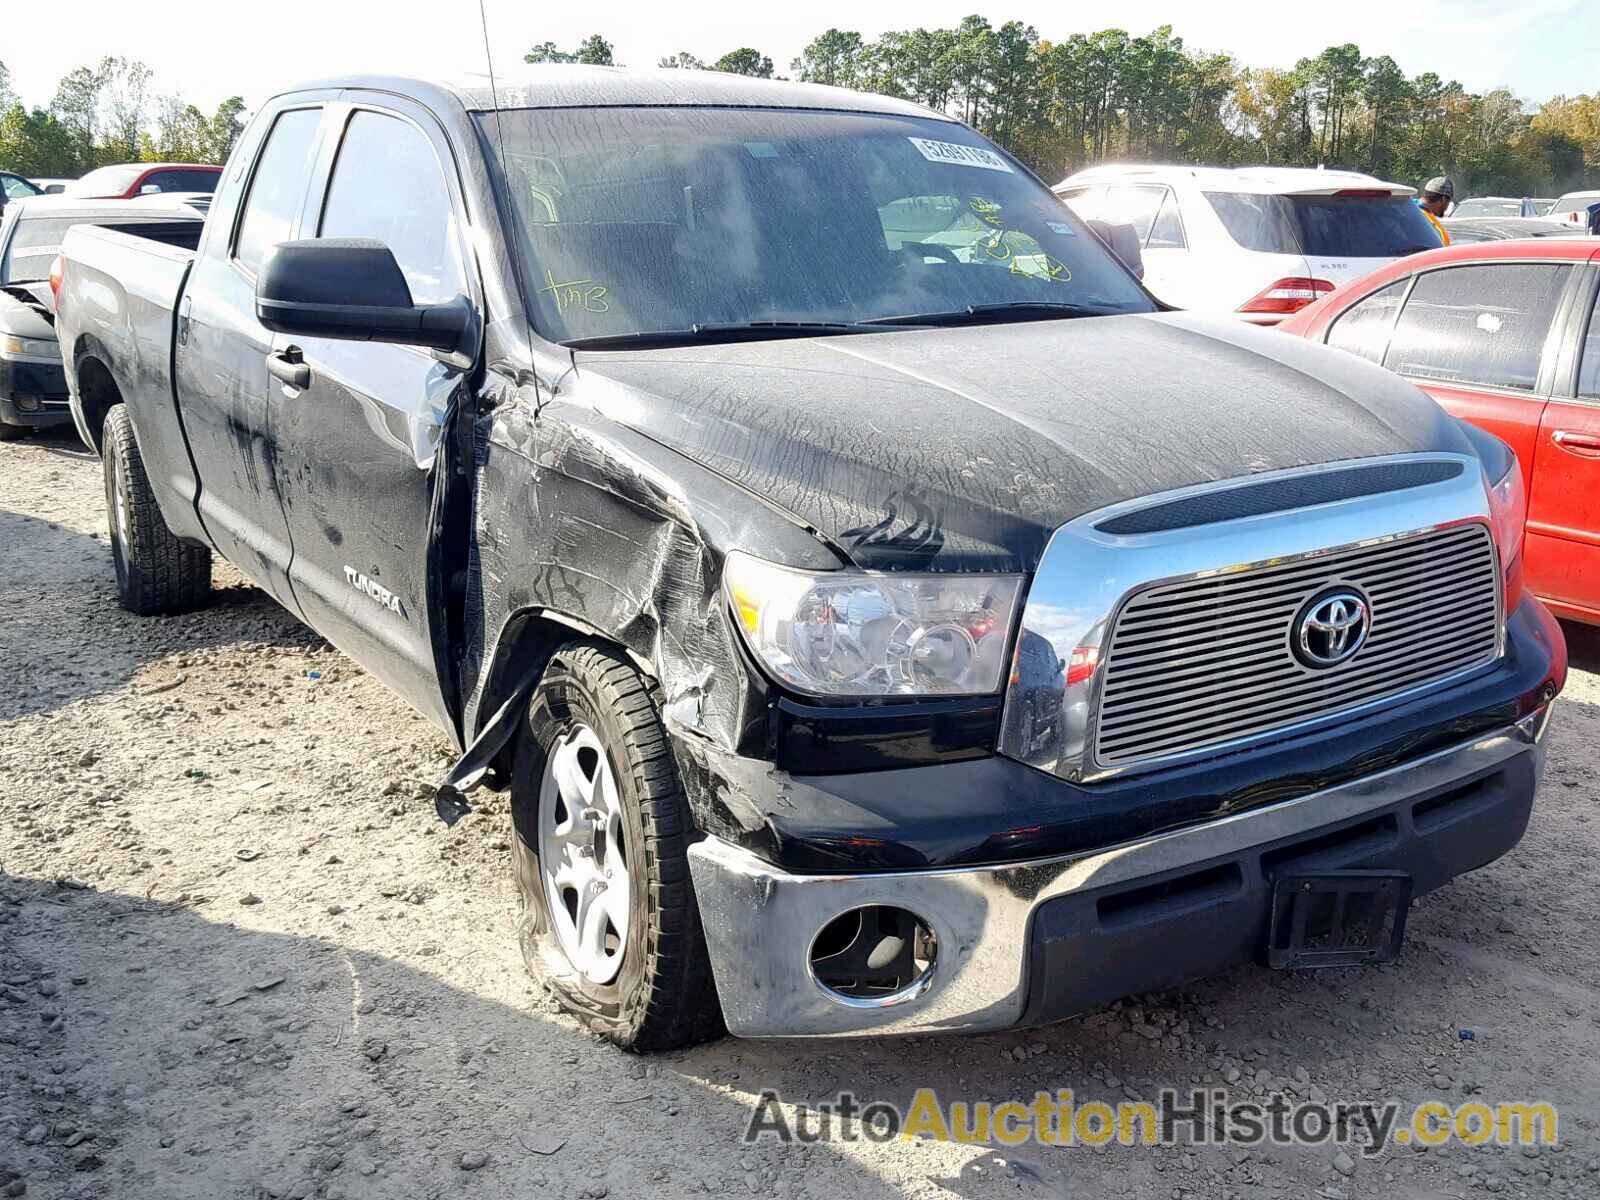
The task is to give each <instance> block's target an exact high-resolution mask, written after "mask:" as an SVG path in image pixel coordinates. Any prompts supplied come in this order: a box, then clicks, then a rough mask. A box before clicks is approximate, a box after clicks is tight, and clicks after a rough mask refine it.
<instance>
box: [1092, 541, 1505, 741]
mask: <svg viewBox="0 0 1600 1200" xmlns="http://www.w3.org/2000/svg"><path fill="white" fill-rule="evenodd" d="M1335 584H1345V585H1350V584H1353V585H1355V586H1356V587H1357V588H1359V589H1360V590H1361V591H1363V592H1364V593H1366V596H1367V598H1368V599H1369V601H1370V602H1371V608H1372V624H1371V630H1370V632H1369V634H1368V636H1367V641H1366V644H1365V645H1364V646H1363V647H1362V648H1361V650H1360V651H1359V652H1358V653H1357V654H1356V655H1355V656H1354V657H1352V658H1351V659H1350V660H1349V661H1348V662H1346V663H1343V664H1340V665H1339V666H1337V667H1333V668H1328V669H1321V670H1317V669H1312V668H1308V667H1305V666H1302V665H1301V664H1300V662H1299V660H1298V659H1296V658H1295V656H1294V654H1293V652H1292V651H1291V650H1290V641H1289V638H1290V625H1291V624H1292V623H1293V622H1294V619H1295V617H1296V615H1297V614H1298V613H1299V612H1300V609H1301V606H1302V605H1304V604H1305V603H1306V602H1307V601H1308V600H1310V599H1311V598H1312V597H1314V596H1316V595H1317V594H1318V593H1320V592H1322V591H1324V590H1326V589H1327V588H1328V587H1330V586H1332V585H1335ZM1107 645H1108V649H1107V651H1106V653H1105V654H1104V656H1103V660H1104V661H1103V676H1102V681H1101V692H1100V707H1099V716H1098V721H1097V723H1096V729H1095V759H1096V760H1097V761H1098V763H1099V764H1100V765H1101V766H1102V767H1119V768H1121V767H1127V766H1130V765H1133V764H1137V763H1143V762H1149V761H1151V760H1154V759H1163V758H1169V757H1173V756H1176V755H1187V754H1191V753H1194V752H1196V751H1201V750H1207V749H1214V748H1217V747H1221V746H1224V745H1227V744H1229V743H1233V742H1238V741H1241V740H1245V739H1254V738H1258V737H1262V736H1265V735H1269V734H1272V733H1275V732H1279V731H1282V730H1285V729H1288V728H1289V727H1292V726H1295V725H1300V724H1303V723H1305V722H1307V721H1310V720H1316V719H1322V718H1325V717H1330V716H1336V715H1338V714H1340V713H1344V712H1347V711H1350V710H1353V709H1356V708H1361V707H1364V706H1366V705H1369V704H1373V703H1375V702H1379V701H1382V700H1384V699H1385V698H1388V697H1392V696H1396V695H1398V694H1400V693H1402V692H1407V691H1410V690H1411V689H1413V688H1416V687H1419V686H1422V685H1424V684H1427V683H1431V682H1434V681H1437V680H1440V679H1443V678H1445V677H1446V676H1450V675H1455V674H1458V673H1460V672H1462V671H1465V670H1468V669H1470V668H1472V667H1476V666H1479V665H1482V664H1485V663H1488V662H1490V661H1492V660H1493V659H1494V658H1495V656H1496V654H1497V653H1498V651H1499V645H1500V584H1499V569H1498V565H1497V563H1496V559H1495V552H1494V543H1493V541H1492V539H1491V537H1490V534H1489V531H1488V529H1487V528H1486V527H1485V526H1483V525H1481V524H1476V523H1474V524H1470V525H1463V526H1457V527H1455V528H1451V529H1447V530H1442V531H1437V532H1432V533H1427V534H1421V535H1417V536H1414V537H1408V538H1403V539H1399V540H1395V541H1389V542H1384V543H1381V544H1379V545H1375V546H1366V547H1359V548H1352V549H1345V550H1335V551H1330V552H1327V553H1322V554H1317V555H1313V556H1309V557H1306V558H1302V559H1299V560H1296V561H1294V562H1288V563H1280V564H1275V565H1266V566H1258V567H1253V568H1249V569H1246V570H1243V571H1238V572H1227V573H1222V574H1218V575H1213V576H1207V577H1205V578H1189V579H1184V580H1177V581H1172V582H1168V583H1162V584H1158V585H1156V586H1154V587H1149V588H1145V589H1143V590H1141V591H1138V592H1136V593H1134V595H1133V596H1132V598H1131V599H1129V600H1128V601H1127V602H1126V603H1125V604H1124V605H1123V606H1122V609H1121V611H1120V612H1119V613H1118V614H1117V617H1116V621H1115V624H1114V626H1113V629H1112V633H1111V637H1110V639H1109V640H1108V643H1107Z"/></svg>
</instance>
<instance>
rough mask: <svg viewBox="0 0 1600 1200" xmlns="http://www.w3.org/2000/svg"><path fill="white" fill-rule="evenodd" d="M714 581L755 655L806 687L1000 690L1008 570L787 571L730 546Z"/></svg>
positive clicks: (1007, 628)
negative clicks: (952, 572)
mask: <svg viewBox="0 0 1600 1200" xmlns="http://www.w3.org/2000/svg"><path fill="white" fill-rule="evenodd" d="M722 582H723V587H724V589H725V590H726V591H727V594H728V602H729V604H731V605H732V607H733V611H734V615H735V617H736V618H737V624H738V626H739V631H740V633H742V634H743V635H744V640H745V644H746V645H748V646H749V647H750V649H751V651H752V652H753V653H754V654H755V656H756V658H757V659H759V660H760V662H761V664H762V665H763V666H764V667H766V669H767V670H768V671H770V672H771V673H772V674H773V675H774V676H775V677H777V678H778V679H779V680H781V681H782V682H783V683H785V684H787V685H788V686H789V687H792V688H794V689H795V690H796V691H800V692H807V693H810V694H811V695H814V696H857V697H867V696H972V695H983V694H985V693H990V692H998V691H999V690H1000V679H1001V674H1002V672H1003V670H1004V667H1005V651H1006V642H1007V640H1008V639H1009V637H1010V635H1011V622H1012V620H1013V618H1014V617H1015V615H1016V611H1017V596H1018V594H1019V593H1020V592H1021V590H1022V580H1021V578H1020V577H1019V576H1016V575H922V574H916V575H913V574H905V575H902V574H892V575H878V574H868V573H866V572H862V571H797V570H793V569H792V568H789V567H780V566H776V565H774V564H772V563H769V562H763V561H762V560H761V559H758V558H752V557H751V556H750V555H748V554H741V553H739V552H738V551H735V552H733V553H731V554H729V555H728V561H727V564H726V565H725V566H724V568H723V572H722Z"/></svg>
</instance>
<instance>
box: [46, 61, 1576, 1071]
mask: <svg viewBox="0 0 1600 1200" xmlns="http://www.w3.org/2000/svg"><path fill="white" fill-rule="evenodd" d="M58 328H59V333H60V337H61V339H62V345H63V352H64V357H65V362H66V368H67V375H68V380H69V384H70V388H71V392H72V405H73V412H74V414H75V416H76V419H77V421H78V424H79V427H80V430H81V432H82V433H83V435H84V436H85V437H86V438H87V439H89V440H90V441H91V442H92V443H93V444H94V445H95V446H97V447H98V448H99V450H100V453H101V456H102V458H103V460H104V462H105V471H106V489H107V499H108V508H109V510H110V514H111V532H112V542H113V547H114V551H115V561H116V569H117V584H118V589H119V593H120V596H121V599H122V602H123V604H124V605H125V606H126V607H128V608H130V609H132V610H134V611H136V612H161V611H170V610H173V609H178V608H185V607H189V606H193V605H198V604H202V603H203V602H204V601H205V597H206V593H207V589H208V586H209V580H210V570H211V563H212V560H213V556H214V555H219V554H220V555H222V556H223V557H225V558H226V559H227V560H229V561H230V562H232V563H234V564H235V565H236V566H237V567H238V568H239V569H240V570H241V571H242V572H244V574H245V575H247V576H248V577H249V578H250V579H252V580H254V581H255V582H256V583H257V584H258V585H259V586H260V587H261V588H263V589H264V590H266V591H267V592H269V593H270V594H271V595H273V596H274V597H276V598H277V599H278V600H279V601H280V602H281V603H282V604H283V605H284V606H285V607H286V608H288V609H289V610H290V611H292V612H294V613H296V614H298V615H299V616H301V617H302V618H303V619H304V620H305V621H306V622H307V623H308V624H310V625H311V626H313V627H314V628H315V629H317V630H318V631H320V632H321V633H323V634H324V635H326V636H327V637H328V638H329V639H330V640H331V641H333V642H334V643H335V644H336V645H338V646H339V647H340V648H341V649H342V650H344V651H345V652H346V653H348V654H349V655H351V656H352V657H353V658H355V659H356V660H357V661H359V662H360V663H361V664H362V665H363V666H365V667H366V668H368V669H369V670H371V671H372V672H373V673H374V674H376V675H377V676H379V677H380V678H381V679H383V680H384V681H385V682H386V683H388V684H389V685H390V686H391V687H393V688H394V689H395V690H396V691H397V692H399V693H400V694H401V695H402V696H404V697H405V698H406V699H408V700H409V701H410V702H411V703H412V704H414V705H415V706H416V707H417V708H419V709H420V710H422V711H423V712H425V713H427V714H428V715H429V716H431V717H432V718H433V719H434V720H436V721H437V722H438V723H439V724H440V725H441V726H442V727H443V728H444V729H446V730H447V731H449V733H450V735H451V736H452V737H453V738H454V739H455V740H456V742H457V744H458V745H459V747H460V748H461V751H462V757H461V760H460V762H459V763H458V764H457V766H456V767H455V769H454V770H452V771H451V773H450V775H449V777H448V779H446V780H445V781H444V782H443V783H442V785H441V787H440V790H439V795H438V804H439V808H440V812H441V815H442V816H445V817H446V819H451V820H453V819H455V818H457V817H458V816H460V815H461V813H463V812H465V811H467V810H468V808H469V801H468V800H467V799H466V796H467V794H468V793H470V791H471V790H472V788H473V787H475V786H477V785H479V784H488V785H490V786H493V787H499V788H509V789H510V793H511V808H512V812H513V818H514V824H515V834H516V836H515V839H514V842H513V845H514V858H515V864H516V881H517V885H518V889H519V892H520V896H521V899H522V917H521V920H520V924H519V936H520V938H521V942H522V946H523V950H524V953H525V956H526V959H527V961H528V964H529V967H530V969H532V970H533V971H534V972H536V974H538V975H539V977H541V978H542V979H543V980H545V981H546V982H547V983H548V984H549V986H550V987H551V988H552V989H553V990H554V991H555V993H556V994H557V995H558V996H559V997H560V998H561V1000H562V1001H563V1002H564V1003H565V1004H566V1005H567V1006H569V1007H570V1008H571V1009H572V1010H573V1011H575V1012H576V1013H578V1014H580V1015H581V1016H582V1017H583V1018H584V1019H586V1020H587V1021H588V1022H589V1023H590V1024H591V1025H592V1026H593V1027H595V1028H597V1029H600V1030H602V1031H604V1032H606V1033H607V1034H608V1035H609V1036H610V1037H612V1038H613V1039H614V1040H616V1041H617V1042H619V1043H621V1044H623V1045H627V1046H632V1047H635V1048H638V1049H651V1048H660V1047H664V1046H671V1045H677V1044H682V1043H684V1042H686V1041H688V1040H692V1039H694V1038H697V1037H703V1036H709V1035H712V1034H714V1033H716V1032H717V1031H718V1030H720V1029H721V1028H723V1027H724V1025H725V1026H726V1028H727V1029H728V1030H730V1031H731V1032H733V1033H735V1034H739V1035H745V1036H772V1035H795V1034H851V1033H894V1032H908V1031H933V1030H956V1029H995V1028H1003V1027H1007V1026H1013V1025H1019V1024H1026V1023H1034V1022H1041V1021H1047V1020H1052V1019H1056V1018H1060V1017H1063V1016H1066V1015H1069V1014H1072V1013H1074V1012H1078V1011H1081V1010H1082V1009H1084V1008H1086V1007H1088V1006H1092V1005H1094V1004H1097V1003H1100V1002H1103V1001H1106V1000H1108V999H1110V998H1113V997H1116V996H1119V995H1123V994H1126V993H1129V992H1133V991H1142V990H1148V989H1155V988H1160V987H1164V986H1169V985H1173V984H1177V983H1180V982H1182V981H1185V980H1189V979H1193V978H1196V977H1198V976H1201V975H1203V974H1205V973H1208V972H1212V971H1216V970H1218V969H1221V968H1223V967H1225V966H1227V965H1230V964H1234V963H1241V962H1247V961H1250V960H1252V959H1256V960H1259V961H1262V962H1265V963H1268V964H1270V965H1276V966H1297V965H1315V964H1319V963H1322V964H1329V963H1341V962H1343V963H1351V962H1363V961H1373V960H1377V959H1382V958H1384V957H1387V956H1390V955H1393V954H1394V953H1396V951H1397V949H1398V947H1399V945H1400V941H1401V938H1402V935H1403V931H1404V918H1405V912H1406V906H1407V904H1408V903H1409V900H1410V898H1411V897H1412V896H1413V895H1415V894H1419V893H1421V892H1423V891H1426V890H1428V889H1432V888H1436V887H1438V886H1440V885H1442V884H1444V883H1445V882H1446V881H1447V880H1449V879H1450V878H1452V877H1453V876H1455V875H1457V874H1459V873H1461V872H1463V871H1467V870H1470V869H1472V868H1474V867H1477V866H1480V865H1481V864H1483V863H1486V862H1488V861H1490V860H1492V859H1494V858H1495V857H1497V856H1498V855H1500V854H1503V853H1504V852H1505V851H1506V850H1507V849H1509V848H1510V847H1511V846H1512V845H1514V844H1515V843H1516V841H1517V840H1518V838H1519V837H1520V836H1521V835H1522V832H1523V830H1524V828H1525V826H1526V824H1527V821H1528V819H1529V814H1530V811H1531V807H1532V803H1533V796H1534V789H1535V785H1536V783H1537V780H1538V777H1539V771H1540V764H1541V761H1542V737H1543V734H1544V731H1545V728H1546V723H1547V720H1548V717H1549V713H1550V708H1551V701H1552V700H1553V698H1554V697H1555V695H1556V694H1557V692H1558V691H1559V690H1560V688H1561V687H1562V684H1563V682H1564V679H1565V673H1566V649H1565V645H1564V643H1563V640H1562V636H1561V633H1560V630H1559V627H1558V626H1557V625H1556V624H1555V622H1554V621H1552V620H1551V618H1550V616H1549V614H1548V613H1547V612H1546V611H1545V610H1544V609H1543V608H1542V607H1541V606H1540V604H1539V603H1538V601H1536V600H1535V599H1534V598H1533V597H1532V596H1529V595H1527V594H1525V592H1524V591H1523V588H1522V584H1521V569H1522V568H1521V546H1522V526H1523V519H1524V509H1525V502H1524V498H1523V495H1522V491H1521V474H1520V472H1519V471H1518V470H1517V469H1516V464H1515V459H1514V457H1513V456H1512V455H1511V453H1510V451H1509V450H1508V449H1507V448H1506V447H1505V445H1504V444H1503V443H1500V442H1498V441H1496V440H1495V439H1493V438H1492V437H1490V436H1488V435H1485V434H1483V433H1480V432H1477V431H1475V430H1473V429H1472V428H1470V427H1468V426H1466V425H1463V424H1461V423H1459V422H1457V421H1455V420H1453V419H1451V418H1450V417H1448V416H1446V415H1445V414H1444V413H1443V412H1441V411H1440V410H1439V409H1438V408H1437V407H1436V406H1435V405H1434V404H1433V403H1432V402H1431V401H1429V400H1428V399H1427V398H1426V397H1424V396H1423V395H1422V394H1421V393H1419V392H1418V391H1416V390H1415V389H1413V388H1412V387H1411V386H1410V385H1409V384H1406V383H1404V382H1402V381H1401V380H1399V379H1397V378H1396V377H1394V376H1392V375H1390V374H1387V373H1386V372H1384V371H1382V370H1380V369H1378V368H1376V367H1373V366H1371V365H1370V364H1368V363H1365V362H1363V361H1361V360H1360V359H1357V358H1355V357H1353V356H1348V355H1343V354H1341V353H1339V352H1337V351H1332V350H1328V349H1326V348H1324V347H1322V346H1318V345H1313V344H1311V343H1308V342H1305V341H1302V340H1300V339H1295V338H1287V337H1283V336H1282V335H1279V334H1276V333H1272V332H1269V331H1263V330H1258V329H1252V328H1249V327H1247V326H1245V325H1243V324H1238V323H1229V322H1226V321H1223V322H1218V321H1211V320H1202V319H1199V318H1195V317H1191V316H1188V315H1185V314H1182V313H1172V312H1166V311H1162V308H1161V306H1160V305H1159V304H1157V303H1156V302H1155V301H1153V300H1152V299H1151V298H1150V297H1149V295H1148V294H1147V293H1146V292H1145V291H1144V290H1143V288H1142V287H1141V286H1140V285H1139V283H1138V282H1137V280H1136V279H1135V277H1134V275H1133V273H1132V272H1131V271H1130V270H1129V269H1128V268H1127V267H1126V266H1124V264H1122V263H1121V262H1119V261H1118V260H1117V259H1116V258H1115V257H1113V255H1112V254H1111V253H1109V252H1108V251H1107V249H1106V246H1105V244H1103V243H1102V241H1101V240H1099V239H1098V238H1096V237H1095V236H1093V235H1092V234H1091V233H1090V231H1089V230H1088V229H1087V228H1086V227H1085V226H1084V225H1083V224H1082V223H1081V222H1080V221H1079V220H1078V219H1077V218H1076V217H1074V216H1073V215H1072V214H1071V213H1070V212H1068V211H1067V210H1065V209H1064V208H1063V207H1062V206H1061V205H1060V204H1059V203H1058V202H1057V201H1056V200H1055V199H1054V198H1053V197H1052V196H1051V194H1050V191H1049V189H1048V188H1047V187H1045V186H1044V185H1043V184H1042V183H1041V182H1040V181H1039V180H1038V179H1037V178H1036V177H1035V176H1033V175H1032V174H1031V173H1030V172H1029V171H1028V170H1027V169H1026V168H1025V167H1023V166H1022V165H1021V164H1020V163H1018V162H1017V161H1016V160H1015V159H1013V158H1012V157H1011V156H1009V155H1008V154H1006V153H1005V152H1004V151H1002V150H1000V149H998V148H996V147H995V146H993V145H991V144H989V143H988V142H986V141H985V140H984V139H983V138H982V137H980V136H978V135H977V134H975V133H974V132H972V131H971V130H970V129H968V128H966V127H965V126H963V125H961V124H960V123H958V122H955V121H952V120H950V119H948V118H946V117H944V116H942V115H941V114H938V113H934V112H930V111H927V110H925V109H922V108H920V107H917V106H915V105H912V104H909V103H904V102H901V101H898V100H894V99H889V98H884V97H874V96H864V95H857V94H854V93H850V92H845V91H839V90H835V89H831V88H822V87H815V86H809V85H799V84H788V83H779V82H763V81H754V80H745V79H740V78H738V77H734V76H729V75H716V74H699V73H694V72H683V71H674V72H660V73H655V74H633V73H628V72H623V71H616V70H606V69H593V70H591V69H586V68H582V67H575V66H560V67H552V68H546V69H541V70H535V71H532V72H530V73H528V74H527V75H525V76H523V77H521V78H518V79H515V80H513V81H511V82H510V83H509V84H507V83H505V82H502V83H501V86H500V87H499V89H498V91H497V92H496V91H494V90H492V89H491V88H490V87H489V86H488V85H487V84H484V83H476V82H474V83H467V84H463V85H461V86H455V87H452V86H445V85H438V84H433V83H423V82H417V81H411V80H401V79H390V78H351V79H345V80H339V81H333V82H328V83H322V84H316V85H312V86H307V87H304V88H300V89H297V90H294V91H290V92H285V93H284V94H282V95H280V96H278V97H276V98H275V99H273V100H271V101H270V102H269V103H267V104H265V105H264V106H263V107H262V109H261V111H260V113H259V114H258V115H257V117H256V118H255V120H254V121H253V123H252V124H251V126H250V128H249V129H248V130H247V132H246V133H245V135H244V137H243V138H242V140H241V142H240V144H239V146H238V148H237V150H236V151H235V152H234V155H233V157H232V159H231V161H230V162H229V164H228V166H227V169H226V172H225V174H224V177H223V179H222V181H221V185H220V187H219V188H218V190H217V193H216V197H215V201H214V204H213V207H212V209H211V212H210V216H209V219H208V220H207V221H206V224H205V232H204V236H203V240H202V242H201V245H200V248H199V251H198V253H189V252H186V251H183V250H180V249H175V248H172V247H168V246H162V245H159V244H157V243H154V242H149V241H141V240H140V239H138V238H136V237H132V236H128V235H126V234H121V233H115V232H106V231H102V230H94V229H77V230H74V231H73V232H72V233H71V234H70V235H69V236H68V238H67V241H66V247H65V252H64V266H63V280H62V286H61V292H60V302H59V317H58ZM1463 919H1470V918H1468V917H1466V916H1465V915H1464V918H1463ZM1421 985H1423V982H1422V981H1420V980H1419V986H1421Z"/></svg>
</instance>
